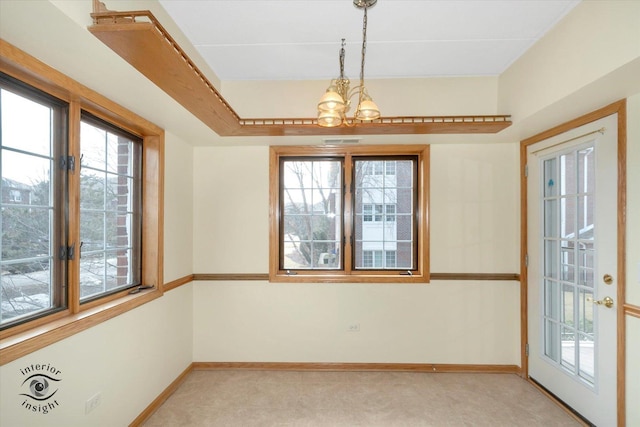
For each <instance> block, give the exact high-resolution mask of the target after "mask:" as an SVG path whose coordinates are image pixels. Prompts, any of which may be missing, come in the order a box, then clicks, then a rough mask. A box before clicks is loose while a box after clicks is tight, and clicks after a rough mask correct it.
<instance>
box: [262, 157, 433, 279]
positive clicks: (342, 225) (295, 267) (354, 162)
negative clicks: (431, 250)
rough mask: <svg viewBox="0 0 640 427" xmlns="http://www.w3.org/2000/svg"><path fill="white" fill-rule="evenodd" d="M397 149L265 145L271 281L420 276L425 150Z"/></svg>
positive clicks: (422, 271) (424, 251)
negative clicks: (269, 180)
mask: <svg viewBox="0 0 640 427" xmlns="http://www.w3.org/2000/svg"><path fill="white" fill-rule="evenodd" d="M399 147H401V148H396V149H391V148H386V149H380V148H371V149H367V148H366V147H357V148H350V149H348V150H341V149H336V148H332V149H329V150H327V152H326V154H325V153H322V154H319V153H318V152H314V153H313V154H311V155H309V154H307V151H306V150H305V148H304V147H302V148H300V147H272V150H271V156H272V161H271V164H272V165H277V168H278V169H277V171H272V174H271V176H272V183H271V203H272V212H277V213H278V215H277V216H276V217H272V223H271V230H272V233H271V242H272V244H271V262H270V265H271V268H270V277H271V279H272V280H284V281H300V280H302V281H305V280H309V281H310V280H333V281H335V280H338V277H343V278H344V277H349V279H347V280H350V281H352V280H356V281H358V280H361V279H364V278H365V277H367V276H370V275H372V274H375V275H376V276H379V277H380V278H381V280H383V281H384V280H387V279H389V278H390V277H395V278H396V279H398V278H400V279H401V280H402V277H404V278H405V279H406V278H409V279H410V280H412V281H416V280H422V281H427V280H428V279H426V277H427V276H428V274H426V273H427V272H426V271H425V270H426V265H427V264H426V262H425V259H426V258H427V255H426V254H427V253H428V247H427V241H426V239H425V237H424V236H425V235H426V226H427V224H426V221H425V218H426V215H421V213H422V212H421V211H422V210H424V209H425V207H426V198H427V196H428V192H427V190H428V188H427V186H426V182H428V181H427V177H426V176H425V173H426V171H427V170H428V168H427V167H426V166H428V147H425V146H399ZM369 150H370V152H369ZM392 150H393V153H390V152H388V151H392ZM421 254H422V256H421ZM385 278H386V279H385ZM343 280H345V279H343Z"/></svg>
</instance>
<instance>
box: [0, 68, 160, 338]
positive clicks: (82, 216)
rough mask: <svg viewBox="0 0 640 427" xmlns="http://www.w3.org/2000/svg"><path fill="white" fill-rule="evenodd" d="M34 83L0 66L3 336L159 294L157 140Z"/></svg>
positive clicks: (128, 123)
mask: <svg viewBox="0 0 640 427" xmlns="http://www.w3.org/2000/svg"><path fill="white" fill-rule="evenodd" d="M29 80H32V81H30V82H29V83H25V82H24V81H22V80H19V79H18V78H16V77H13V76H10V75H8V74H5V73H0V119H1V125H2V132H1V133H0V176H1V177H2V181H1V184H0V191H1V194H2V199H1V200H0V208H1V216H0V221H1V228H2V234H1V239H0V273H1V274H0V276H1V278H2V280H1V289H0V338H6V337H8V336H12V335H15V334H18V333H21V332H23V331H28V330H29V329H30V328H33V327H36V326H43V325H46V324H47V323H48V322H50V321H54V320H57V321H59V320H61V319H65V318H68V319H70V320H69V321H70V322H75V321H77V319H76V317H75V316H74V315H75V314H76V313H80V312H82V311H85V310H92V312H93V311H96V310H99V308H100V307H101V305H103V304H107V303H108V304H109V305H108V307H110V310H112V311H118V310H113V307H114V303H115V304H117V302H118V299H119V298H125V297H128V296H129V295H130V294H135V293H138V292H139V291H140V290H141V289H144V288H149V289H151V290H153V291H161V289H160V285H161V283H160V281H161V279H162V274H161V271H162V270H161V268H162V267H161V266H158V261H159V260H161V258H158V256H159V255H160V254H161V253H162V247H161V245H159V246H156V247H153V246H151V245H154V244H157V243H159V241H160V238H161V236H160V235H159V225H160V223H161V222H160V221H161V211H160V210H159V209H160V206H159V203H158V202H159V200H160V199H159V197H158V195H159V194H160V190H161V177H160V173H161V167H159V166H160V165H159V162H160V161H161V158H162V147H161V144H160V141H159V139H158V137H157V135H153V136H151V135H145V132H144V130H143V128H141V127H137V126H136V125H135V123H134V122H135V120H134V121H133V122H132V121H131V120H130V118H124V117H120V116H119V115H118V114H115V113H112V112H109V111H108V110H107V109H106V108H105V107H104V106H100V105H95V104H93V103H92V102H89V101H88V100H79V99H78V98H77V97H71V96H70V97H68V98H66V99H65V97H64V96H62V97H58V96H57V95H59V94H60V92H59V91H58V90H57V88H55V87H50V86H47V85H46V84H41V82H40V80H38V79H32V78H31V77H29ZM31 83H33V84H31ZM47 89H51V90H50V91H49V90H47ZM62 94H63V95H64V93H62ZM67 94H68V93H67ZM132 124H133V125H132ZM140 130H142V132H139V131H140ZM143 158H146V159H147V161H148V164H149V168H145V166H146V165H145V164H144V163H143ZM143 182H145V184H146V188H143V185H142V183H143ZM143 224H144V227H143ZM145 243H146V245H148V248H149V249H148V254H146V255H145V254H144V253H143V251H142V248H143V246H144V245H145ZM145 256H146V257H148V258H147V259H148V261H151V263H147V266H146V268H143V264H144V262H143V257H145ZM145 285H146V286H145ZM125 299H126V298H125ZM124 301H125V300H123V302H124ZM126 301H129V299H126ZM128 304H129V306H128V308H127V309H130V308H132V307H133V306H135V305H134V304H132V303H131V301H129V302H128ZM124 311H126V309H125V310H124ZM45 329H46V328H45ZM3 348H4V347H3Z"/></svg>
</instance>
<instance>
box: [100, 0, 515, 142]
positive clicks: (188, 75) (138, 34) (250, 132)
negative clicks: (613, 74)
mask: <svg viewBox="0 0 640 427" xmlns="http://www.w3.org/2000/svg"><path fill="white" fill-rule="evenodd" d="M94 3H96V4H97V5H98V6H96V4H94V13H92V14H91V16H92V18H93V20H94V24H93V25H91V26H90V27H89V31H90V32H91V33H92V34H93V35H95V36H96V37H97V38H98V39H100V40H101V41H102V42H103V43H104V44H106V45H107V46H109V47H110V48H111V49H112V50H113V51H114V52H116V53H117V54H118V55H120V56H121V57H122V58H123V59H124V60H126V61H127V62H128V63H129V64H131V65H132V66H133V67H134V68H136V69H137V70H138V71H139V72H140V73H142V74H143V75H144V76H146V77H147V78H148V79H149V80H151V81H152V82H154V83H155V84H156V85H157V86H158V87H160V88H161V89H162V90H164V91H165V92H166V93H167V94H168V95H169V96H171V97H172V98H173V99H175V100H176V101H177V102H178V103H180V104H181V105H182V106H183V107H184V108H186V109H187V110H188V111H190V112H191V113H192V114H193V115H194V116H196V117H197V118H198V119H200V120H201V121H202V122H203V123H204V124H206V125H207V126H208V127H209V128H211V129H212V130H213V131H214V132H216V133H217V134H218V135H220V136H311V135H411V134H476V133H497V132H500V131H501V130H503V129H505V128H507V127H509V126H510V125H511V119H510V116H508V115H494V116H491V115H488V116H484V115H478V116H447V117H439V116H426V117H381V118H380V119H378V120H375V121H373V122H370V123H364V122H357V123H352V124H351V125H350V126H340V127H333V128H325V127H321V126H318V124H317V120H316V119H315V118H293V119H289V118H273V119H252V118H249V119H245V118H241V117H239V116H238V114H237V113H236V112H235V111H234V110H233V108H232V107H231V106H230V105H229V103H228V102H227V101H226V100H225V99H224V98H223V97H222V95H221V94H220V93H219V92H218V90H217V89H216V88H215V87H214V86H213V84H212V83H211V82H210V81H209V80H208V79H207V78H206V77H205V75H204V73H202V71H200V69H198V67H197V66H196V65H195V64H194V63H193V61H192V60H191V59H190V58H189V56H188V55H187V54H186V53H185V52H184V51H183V50H182V48H181V47H180V46H179V45H178V43H177V42H176V41H175V40H174V39H173V38H172V37H171V35H170V34H169V33H168V32H167V30H166V29H165V28H164V27H163V26H162V25H161V24H160V23H159V22H158V20H157V19H156V18H155V16H153V14H152V13H151V12H150V11H131V12H115V11H109V10H107V9H106V7H104V4H102V3H100V2H97V1H96V2H94Z"/></svg>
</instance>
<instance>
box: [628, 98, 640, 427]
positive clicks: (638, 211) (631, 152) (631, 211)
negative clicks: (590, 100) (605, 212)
mask: <svg viewBox="0 0 640 427" xmlns="http://www.w3.org/2000/svg"><path fill="white" fill-rule="evenodd" d="M627 109H628V110H627V113H628V117H627V121H628V131H627V138H628V140H627V143H628V147H627V174H628V175H627V198H628V200H627V277H626V281H627V292H626V293H627V296H626V298H627V303H630V304H634V305H636V306H640V94H638V95H635V96H632V97H631V98H629V99H628V100H627ZM638 402H640V319H639V318H637V317H632V316H627V425H628V426H636V425H640V405H639V404H638Z"/></svg>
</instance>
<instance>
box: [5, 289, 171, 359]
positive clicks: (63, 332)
mask: <svg viewBox="0 0 640 427" xmlns="http://www.w3.org/2000/svg"><path fill="white" fill-rule="evenodd" d="M160 296H162V291H160V290H159V289H157V288H155V289H150V290H149V291H143V292H140V293H138V294H134V295H126V296H124V297H121V298H118V299H116V300H113V301H109V302H107V303H105V304H101V305H99V306H96V307H92V308H89V309H86V310H83V311H81V312H79V313H75V314H70V315H68V316H64V317H62V318H60V319H57V320H54V321H51V322H48V323H46V324H43V325H41V326H38V327H35V328H32V329H29V330H26V331H24V332H20V333H18V334H15V335H11V336H9V337H7V338H3V339H2V340H0V366H1V365H4V364H6V363H9V362H12V361H14V360H16V359H19V358H20V357H23V356H26V355H28V354H30V353H33V352H34V351H37V350H40V349H41V348H44V347H46V346H48V345H50V344H53V343H55V342H58V341H61V340H63V339H65V338H68V337H70V336H72V335H74V334H77V333H78V332H82V331H84V330H86V329H89V328H91V327H93V326H95V325H97V324H99V323H102V322H104V321H106V320H109V319H112V318H114V317H116V316H118V315H120V314H123V313H126V312H127V311H129V310H132V309H134V308H136V307H139V306H141V305H143V304H146V303H147V302H150V301H153V300H154V299H156V298H158V297H160Z"/></svg>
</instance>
